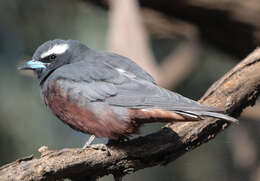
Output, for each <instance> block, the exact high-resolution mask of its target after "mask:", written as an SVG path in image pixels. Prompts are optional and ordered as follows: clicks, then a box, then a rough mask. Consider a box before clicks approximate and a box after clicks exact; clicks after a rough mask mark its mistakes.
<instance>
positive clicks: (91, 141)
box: [83, 135, 95, 149]
mask: <svg viewBox="0 0 260 181" xmlns="http://www.w3.org/2000/svg"><path fill="white" fill-rule="evenodd" d="M94 139H95V135H91V136H90V137H89V139H88V141H87V142H86V143H85V144H84V146H83V149H84V148H87V147H89V146H90V145H91V144H92V143H93V141H94Z"/></svg>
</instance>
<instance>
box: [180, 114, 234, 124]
mask: <svg viewBox="0 0 260 181" xmlns="http://www.w3.org/2000/svg"><path fill="white" fill-rule="evenodd" d="M178 113H179V114H183V115H184V116H185V115H190V116H191V117H194V116H197V117H199V118H201V117H213V118H220V119H224V120H227V121H229V122H234V123H237V122H238V120H237V119H236V118H233V117H231V116H228V115H226V114H223V113H220V112H211V111H185V112H179V111H178Z"/></svg>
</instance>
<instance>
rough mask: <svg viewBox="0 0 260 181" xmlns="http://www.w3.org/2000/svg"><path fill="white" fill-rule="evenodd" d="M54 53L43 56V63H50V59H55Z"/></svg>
mask: <svg viewBox="0 0 260 181" xmlns="http://www.w3.org/2000/svg"><path fill="white" fill-rule="evenodd" d="M56 57H57V56H56V55H55V54H52V55H49V56H47V57H45V58H43V59H42V62H44V63H51V62H52V61H54V60H55V59H56Z"/></svg>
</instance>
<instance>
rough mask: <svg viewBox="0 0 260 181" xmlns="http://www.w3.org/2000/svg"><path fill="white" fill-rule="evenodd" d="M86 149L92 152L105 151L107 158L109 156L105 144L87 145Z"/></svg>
mask: <svg viewBox="0 0 260 181" xmlns="http://www.w3.org/2000/svg"><path fill="white" fill-rule="evenodd" d="M87 148H92V149H94V150H101V151H105V152H106V155H107V156H111V153H110V152H109V149H108V147H107V145H105V144H102V143H101V144H94V145H89V146H87Z"/></svg>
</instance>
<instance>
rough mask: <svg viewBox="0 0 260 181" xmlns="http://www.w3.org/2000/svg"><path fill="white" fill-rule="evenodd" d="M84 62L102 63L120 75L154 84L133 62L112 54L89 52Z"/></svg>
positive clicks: (147, 74) (148, 75) (151, 78)
mask: <svg viewBox="0 0 260 181" xmlns="http://www.w3.org/2000/svg"><path fill="white" fill-rule="evenodd" d="M84 61H86V62H97V63H103V64H106V65H107V66H110V67H112V68H114V69H115V70H117V71H119V72H120V71H121V73H123V72H124V73H126V75H127V73H128V75H130V74H132V75H134V76H135V77H136V78H137V79H143V80H146V81H149V82H152V83H154V84H156V83H155V80H154V78H153V77H152V76H151V75H150V74H149V73H148V72H146V71H145V70H144V69H143V68H142V67H140V66H139V65H138V64H136V63H135V62H134V61H133V60H131V59H129V58H127V57H125V56H122V55H119V54H116V53H113V52H106V51H95V50H90V51H88V53H87V54H86V56H85V58H84Z"/></svg>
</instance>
